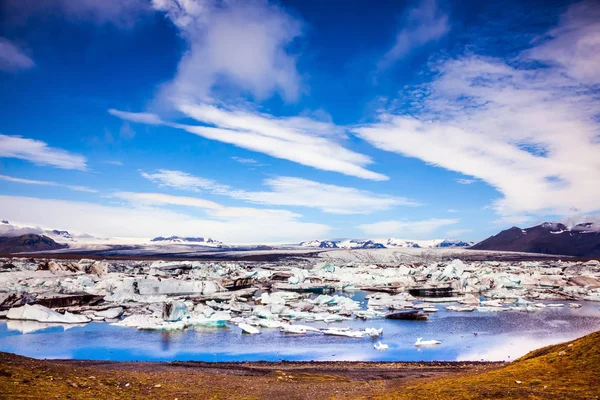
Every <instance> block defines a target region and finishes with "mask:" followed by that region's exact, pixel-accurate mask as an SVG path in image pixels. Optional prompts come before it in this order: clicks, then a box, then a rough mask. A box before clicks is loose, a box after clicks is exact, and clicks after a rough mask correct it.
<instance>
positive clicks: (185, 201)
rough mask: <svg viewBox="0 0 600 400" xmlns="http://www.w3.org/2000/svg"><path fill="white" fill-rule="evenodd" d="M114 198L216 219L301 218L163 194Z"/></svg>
mask: <svg viewBox="0 0 600 400" xmlns="http://www.w3.org/2000/svg"><path fill="white" fill-rule="evenodd" d="M113 196H114V197H117V198H120V199H124V200H127V201H129V202H130V203H132V204H135V205H142V206H148V205H150V206H163V205H173V206H185V207H194V208H200V209H203V210H205V211H206V212H207V213H208V214H209V215H210V216H211V217H215V218H225V219H227V218H257V219H260V220H264V219H276V220H280V221H286V220H294V219H297V218H299V217H301V215H300V214H296V213H293V212H290V211H287V210H269V209H261V208H252V207H228V206H224V205H221V204H219V203H216V202H214V201H210V200H206V199H202V198H198V197H190V196H173V195H168V194H163V193H137V192H116V193H114V194H113Z"/></svg>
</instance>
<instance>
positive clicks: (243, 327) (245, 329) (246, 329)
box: [238, 322, 260, 335]
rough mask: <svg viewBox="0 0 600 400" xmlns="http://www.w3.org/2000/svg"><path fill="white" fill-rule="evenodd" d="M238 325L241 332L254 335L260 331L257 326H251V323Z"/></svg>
mask: <svg viewBox="0 0 600 400" xmlns="http://www.w3.org/2000/svg"><path fill="white" fill-rule="evenodd" d="M238 327H239V328H240V329H241V330H242V333H248V334H250V335H254V334H256V333H260V331H259V330H258V328H255V327H253V326H252V325H248V324H246V323H243V322H241V323H239V324H238Z"/></svg>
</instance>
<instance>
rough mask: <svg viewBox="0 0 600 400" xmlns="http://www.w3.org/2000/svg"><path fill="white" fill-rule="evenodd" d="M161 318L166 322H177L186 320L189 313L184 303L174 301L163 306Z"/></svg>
mask: <svg viewBox="0 0 600 400" xmlns="http://www.w3.org/2000/svg"><path fill="white" fill-rule="evenodd" d="M162 317H163V319H164V320H165V321H167V322H177V321H182V320H186V319H188V318H189V317H190V313H189V311H188V308H187V305H186V304H185V303H183V302H181V301H174V302H172V303H165V304H164V305H163V312H162Z"/></svg>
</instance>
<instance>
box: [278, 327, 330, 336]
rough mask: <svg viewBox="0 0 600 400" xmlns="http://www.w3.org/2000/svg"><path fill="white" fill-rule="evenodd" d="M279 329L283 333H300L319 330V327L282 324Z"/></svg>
mask: <svg viewBox="0 0 600 400" xmlns="http://www.w3.org/2000/svg"><path fill="white" fill-rule="evenodd" d="M280 330H281V332H284V333H294V334H301V335H303V334H305V333H306V332H321V330H320V329H317V328H313V327H312V326H306V325H282V326H281V329H280Z"/></svg>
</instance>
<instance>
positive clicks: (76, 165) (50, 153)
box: [0, 134, 87, 171]
mask: <svg viewBox="0 0 600 400" xmlns="http://www.w3.org/2000/svg"><path fill="white" fill-rule="evenodd" d="M0 157H6V158H18V159H21V160H26V161H29V162H32V163H34V164H37V165H49V166H52V167H56V168H62V169H76V170H81V171H86V170H87V165H86V159H85V157H84V156H81V155H79V154H74V153H70V152H68V151H66V150H62V149H58V148H55V147H50V146H48V144H47V143H46V142H43V141H41V140H35V139H27V138H23V137H21V136H7V135H2V134H0Z"/></svg>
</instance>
